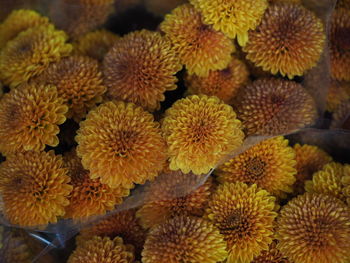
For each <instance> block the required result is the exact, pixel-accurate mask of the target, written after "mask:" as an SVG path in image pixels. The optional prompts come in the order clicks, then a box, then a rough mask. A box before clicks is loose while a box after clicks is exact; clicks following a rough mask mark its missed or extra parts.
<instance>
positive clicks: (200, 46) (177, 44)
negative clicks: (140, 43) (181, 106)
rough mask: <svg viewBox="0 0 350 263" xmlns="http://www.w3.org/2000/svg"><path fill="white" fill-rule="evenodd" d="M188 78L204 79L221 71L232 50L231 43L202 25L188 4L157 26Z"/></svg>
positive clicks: (226, 64)
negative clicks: (183, 67) (216, 71)
mask: <svg viewBox="0 0 350 263" xmlns="http://www.w3.org/2000/svg"><path fill="white" fill-rule="evenodd" d="M160 29H161V30H162V31H163V32H164V33H165V35H166V37H168V38H169V39H170V41H171V43H172V45H173V48H174V50H175V52H176V54H177V55H178V56H179V58H180V60H181V63H182V64H184V65H185V66H186V69H187V71H188V73H189V74H191V75H192V74H196V75H198V76H201V77H205V76H207V75H208V74H209V71H210V70H222V69H225V68H226V67H227V66H228V64H229V63H230V61H231V53H232V52H233V51H234V50H235V47H234V45H233V42H232V41H231V40H230V39H229V38H227V37H226V36H225V35H224V34H222V33H221V32H217V31H215V30H214V29H213V28H212V27H211V26H208V25H205V24H203V21H202V16H201V14H200V12H198V11H196V10H195V9H194V8H193V7H192V6H191V5H190V4H184V5H181V6H179V7H177V8H175V9H174V10H173V11H172V12H171V13H170V14H168V15H166V16H165V19H164V21H163V22H162V23H161V24H160Z"/></svg>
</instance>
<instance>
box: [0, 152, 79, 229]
mask: <svg viewBox="0 0 350 263" xmlns="http://www.w3.org/2000/svg"><path fill="white" fill-rule="evenodd" d="M67 173H68V170H67V169H66V168H65V167H64V163H63V160H62V157H61V156H55V154H54V152H53V151H50V152H25V153H16V154H13V155H11V156H8V157H7V158H6V161H5V162H3V163H2V164H1V165H0V193H1V195H2V198H3V202H4V214H5V216H6V218H7V219H8V220H9V221H10V223H12V224H18V225H21V226H37V225H46V224H48V223H56V222H57V217H60V216H63V215H64V213H65V210H64V208H65V206H67V205H68V204H69V201H68V198H67V197H68V195H69V193H70V192H71V190H72V186H71V185H69V184H68V183H69V181H70V178H69V177H68V176H67Z"/></svg>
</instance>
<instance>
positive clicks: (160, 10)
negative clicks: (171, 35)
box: [144, 0, 187, 16]
mask: <svg viewBox="0 0 350 263" xmlns="http://www.w3.org/2000/svg"><path fill="white" fill-rule="evenodd" d="M186 2H187V0H167V1H164V0H145V3H144V5H145V7H146V9H147V11H149V12H151V13H152V14H154V15H156V16H164V15H165V14H167V13H169V12H170V11H171V10H172V9H174V8H175V7H177V6H179V5H181V4H185V3H186Z"/></svg>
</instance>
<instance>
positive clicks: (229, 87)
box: [185, 57, 249, 103]
mask: <svg viewBox="0 0 350 263" xmlns="http://www.w3.org/2000/svg"><path fill="white" fill-rule="evenodd" d="M248 77H249V71H248V69H247V67H246V65H245V64H244V63H243V62H242V61H241V60H239V59H237V58H235V57H232V60H231V62H230V64H229V65H228V67H227V68H225V69H223V70H214V71H210V72H209V75H208V76H207V77H199V76H197V75H187V76H186V79H185V80H186V87H187V88H188V93H189V94H204V95H208V96H217V97H218V98H219V99H221V100H223V101H224V102H225V103H230V102H231V100H232V98H233V97H234V96H235V95H236V94H237V91H238V89H239V88H241V87H242V86H243V85H244V84H245V83H246V82H247V81H248Z"/></svg>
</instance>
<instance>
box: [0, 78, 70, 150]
mask: <svg viewBox="0 0 350 263" xmlns="http://www.w3.org/2000/svg"><path fill="white" fill-rule="evenodd" d="M67 110H68V107H67V106H66V105H64V104H63V100H62V99H61V98H59V97H58V93H57V91H56V88H55V87H53V86H44V85H33V84H25V85H22V86H19V87H17V88H14V89H12V90H11V91H10V92H9V93H6V94H5V95H4V96H3V97H2V98H1V101H0V152H2V153H3V154H7V153H11V152H15V151H23V150H24V151H29V150H35V151H42V150H44V148H45V145H49V146H53V147H54V146H57V145H58V143H59V141H58V138H57V136H56V135H57V134H58V132H59V128H58V125H59V124H62V123H63V122H65V120H66V117H65V114H66V112H67Z"/></svg>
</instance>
